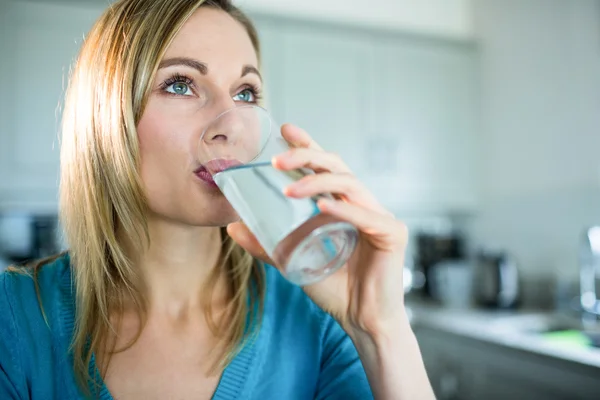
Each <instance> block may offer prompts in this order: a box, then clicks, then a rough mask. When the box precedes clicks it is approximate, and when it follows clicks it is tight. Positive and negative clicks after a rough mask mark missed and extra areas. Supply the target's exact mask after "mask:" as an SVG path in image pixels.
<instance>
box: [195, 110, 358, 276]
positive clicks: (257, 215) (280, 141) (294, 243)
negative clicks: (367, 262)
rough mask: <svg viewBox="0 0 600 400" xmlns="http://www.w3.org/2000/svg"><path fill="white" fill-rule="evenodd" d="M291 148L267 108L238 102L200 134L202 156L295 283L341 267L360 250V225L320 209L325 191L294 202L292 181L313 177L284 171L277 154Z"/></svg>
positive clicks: (270, 252) (218, 184) (251, 227)
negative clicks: (288, 193)
mask: <svg viewBox="0 0 600 400" xmlns="http://www.w3.org/2000/svg"><path fill="white" fill-rule="evenodd" d="M289 149H290V145H289V144H288V143H287V141H286V140H285V139H284V138H283V137H282V136H281V134H280V132H279V129H278V125H276V124H274V123H273V121H272V119H271V117H270V115H269V113H268V112H267V111H266V110H265V109H263V108H261V107H259V106H256V105H248V106H238V107H235V108H232V109H229V110H227V111H225V112H223V113H222V114H220V115H219V116H217V117H216V118H215V119H214V120H213V121H212V122H210V124H209V125H208V126H207V128H206V129H205V130H204V132H203V133H202V136H201V137H200V142H199V144H198V158H199V162H200V163H201V164H202V165H203V167H204V169H205V171H206V173H207V174H210V177H211V178H212V180H213V181H214V182H215V184H216V185H217V186H218V187H219V189H220V190H221V192H222V193H223V194H224V196H225V197H226V198H227V200H228V201H229V203H230V204H231V206H232V207H233V208H234V210H235V211H236V212H237V214H238V215H239V217H240V218H241V220H242V221H243V222H244V223H245V224H246V226H247V227H248V228H249V229H250V231H251V232H252V233H253V234H254V235H255V236H256V239H257V240H258V242H259V243H260V244H261V245H262V247H263V248H264V250H265V251H266V252H267V254H268V255H269V256H270V257H271V259H272V260H273V261H274V262H275V264H277V266H278V267H280V268H279V269H280V270H281V271H282V274H283V275H284V277H285V278H286V279H288V280H289V281H290V282H292V283H294V284H297V285H300V286H304V285H310V284H313V283H316V282H318V281H321V280H323V279H325V278H326V277H327V276H329V275H331V274H333V273H334V272H335V271H337V270H338V269H339V268H340V267H341V266H343V265H344V264H345V263H346V261H347V260H348V258H349V257H350V256H351V254H352V252H353V251H354V249H355V247H356V243H357V239H358V232H357V230H356V228H355V227H354V226H353V225H352V224H350V223H347V222H344V221H341V220H339V219H337V218H335V217H333V216H330V215H326V214H323V213H321V212H320V211H319V208H318V207H317V201H318V200H319V198H321V197H328V198H331V197H332V196H331V194H328V193H324V194H320V195H318V196H315V197H311V198H302V199H295V198H290V197H287V196H286V195H284V193H283V189H284V188H285V187H287V186H288V185H290V184H292V183H294V182H296V181H298V180H300V179H302V178H303V177H305V176H306V175H308V174H313V173H314V171H311V170H309V169H306V168H302V169H297V170H293V171H280V170H277V169H275V168H274V167H273V165H272V161H271V160H272V159H273V157H274V156H276V155H279V154H281V153H284V152H286V151H288V150H289Z"/></svg>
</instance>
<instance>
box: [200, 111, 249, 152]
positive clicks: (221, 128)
mask: <svg viewBox="0 0 600 400" xmlns="http://www.w3.org/2000/svg"><path fill="white" fill-rule="evenodd" d="M239 114H240V113H239V112H236V111H235V104H234V105H233V107H231V108H228V109H225V110H224V111H222V112H221V113H220V114H218V115H217V116H216V117H215V119H213V120H212V121H211V122H210V123H209V125H208V126H207V128H206V130H205V132H204V134H203V141H204V142H205V143H207V144H211V143H215V142H218V143H229V144H235V143H236V142H237V141H238V140H239V138H240V136H241V134H242V130H243V128H244V123H243V118H241V116H240V115H239Z"/></svg>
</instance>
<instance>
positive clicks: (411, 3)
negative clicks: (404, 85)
mask: <svg viewBox="0 0 600 400" xmlns="http://www.w3.org/2000/svg"><path fill="white" fill-rule="evenodd" d="M234 2H235V4H237V5H239V6H241V7H242V8H244V9H247V10H250V11H258V12H262V13H268V14H275V15H277V14H281V15H288V16H298V17H304V18H311V19H319V20H325V21H335V22H343V23H352V24H359V25H366V26H376V27H379V28H388V29H396V30H405V31H410V32H416V33H423V34H428V35H439V36H447V37H452V38H471V37H472V36H473V21H472V12H471V11H472V5H471V0H368V1H366V0H362V1H358V0H234Z"/></svg>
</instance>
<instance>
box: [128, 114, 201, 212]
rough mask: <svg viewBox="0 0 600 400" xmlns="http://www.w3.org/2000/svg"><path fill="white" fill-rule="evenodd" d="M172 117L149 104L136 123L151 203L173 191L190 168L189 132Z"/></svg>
mask: <svg viewBox="0 0 600 400" xmlns="http://www.w3.org/2000/svg"><path fill="white" fill-rule="evenodd" d="M173 121H174V119H173V118H169V117H168V116H167V115H163V113H161V112H160V110H159V109H153V108H152V107H150V105H149V107H148V108H147V110H146V112H145V113H144V115H143V116H142V119H141V120H140V122H139V124H138V128H137V134H138V142H139V148H140V174H141V178H142V182H143V184H144V186H145V190H146V194H147V196H148V200H149V201H150V203H156V202H157V201H160V199H161V197H164V196H163V194H164V193H165V192H168V191H173V190H174V189H175V187H176V186H177V184H178V182H181V179H183V178H186V177H187V176H186V171H187V170H189V169H190V165H191V160H190V159H191V153H192V152H191V141H192V139H191V135H190V133H189V132H185V131H184V130H183V128H185V126H178V125H177V124H174V123H173ZM175 121H176V119H175Z"/></svg>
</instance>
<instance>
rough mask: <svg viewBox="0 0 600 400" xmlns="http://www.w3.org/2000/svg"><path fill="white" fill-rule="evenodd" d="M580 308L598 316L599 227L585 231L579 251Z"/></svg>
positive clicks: (599, 311)
mask: <svg viewBox="0 0 600 400" xmlns="http://www.w3.org/2000/svg"><path fill="white" fill-rule="evenodd" d="M579 281H580V283H579V284H580V290H581V293H580V301H581V307H582V309H583V310H585V311H586V312H588V313H591V314H594V315H596V316H600V298H599V297H600V291H599V289H600V226H593V227H590V228H588V229H586V230H585V232H584V235H583V240H582V242H581V245H580V249H579Z"/></svg>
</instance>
